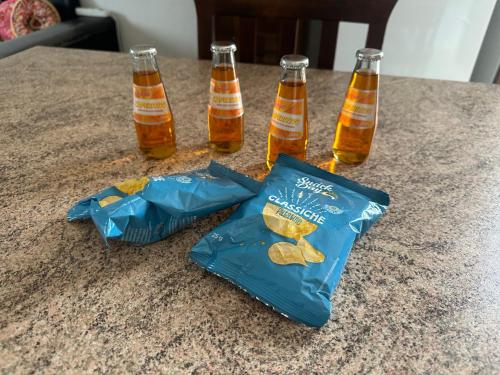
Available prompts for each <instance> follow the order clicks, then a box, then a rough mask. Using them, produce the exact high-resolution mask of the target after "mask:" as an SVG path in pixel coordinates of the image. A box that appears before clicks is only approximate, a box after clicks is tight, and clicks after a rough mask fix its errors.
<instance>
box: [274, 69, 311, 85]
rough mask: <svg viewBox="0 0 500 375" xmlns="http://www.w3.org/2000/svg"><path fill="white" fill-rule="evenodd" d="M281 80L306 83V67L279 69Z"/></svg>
mask: <svg viewBox="0 0 500 375" xmlns="http://www.w3.org/2000/svg"><path fill="white" fill-rule="evenodd" d="M280 81H281V82H303V83H306V68H302V69H286V68H283V69H282V70H281V78H280Z"/></svg>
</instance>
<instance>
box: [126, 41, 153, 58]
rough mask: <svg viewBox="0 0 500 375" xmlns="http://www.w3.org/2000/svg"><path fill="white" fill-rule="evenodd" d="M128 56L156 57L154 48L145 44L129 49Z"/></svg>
mask: <svg viewBox="0 0 500 375" xmlns="http://www.w3.org/2000/svg"><path fill="white" fill-rule="evenodd" d="M129 53H130V56H132V57H135V58H140V57H154V56H156V54H157V52H156V48H154V47H153V46H150V45H147V44H138V45H135V46H132V48H130V51H129Z"/></svg>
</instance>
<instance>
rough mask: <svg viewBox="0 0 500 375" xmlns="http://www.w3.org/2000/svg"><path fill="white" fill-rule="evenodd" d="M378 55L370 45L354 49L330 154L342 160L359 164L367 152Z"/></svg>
mask: <svg viewBox="0 0 500 375" xmlns="http://www.w3.org/2000/svg"><path fill="white" fill-rule="evenodd" d="M382 56H383V53H382V51H380V50H378V49H373V48H363V49H360V50H358V51H357V52H356V58H357V61H356V66H355V67H354V71H353V73H352V77H351V81H350V83H349V86H348V88H347V92H346V96H345V99H344V104H343V106H342V110H341V112H340V114H339V118H338V120H337V130H336V134H335V139H334V141H333V155H334V157H335V159H337V160H339V161H341V162H343V163H347V164H361V163H363V162H364V161H365V160H366V159H367V158H368V155H369V154H370V149H371V145H372V141H373V136H374V134H375V129H376V128H377V120H378V83H379V73H380V71H379V70H380V60H381V59H382Z"/></svg>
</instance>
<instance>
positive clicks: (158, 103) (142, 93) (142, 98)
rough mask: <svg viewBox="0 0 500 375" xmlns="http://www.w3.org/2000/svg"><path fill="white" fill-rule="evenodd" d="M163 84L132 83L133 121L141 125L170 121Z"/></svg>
mask: <svg viewBox="0 0 500 375" xmlns="http://www.w3.org/2000/svg"><path fill="white" fill-rule="evenodd" d="M171 117H172V115H171V113H170V108H169V106H168V102H167V97H166V95H165V89H164V88H163V84H162V83H159V84H157V85H154V86H139V85H135V84H134V121H135V122H136V123H138V124H143V125H160V124H164V123H165V122H168V121H170V119H171Z"/></svg>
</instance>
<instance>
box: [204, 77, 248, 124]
mask: <svg viewBox="0 0 500 375" xmlns="http://www.w3.org/2000/svg"><path fill="white" fill-rule="evenodd" d="M208 109H209V111H210V115H211V116H214V117H218V118H225V119H231V118H236V117H240V116H242V115H243V101H242V100H241V91H240V82H239V80H238V78H236V79H234V80H232V81H218V80H216V79H213V78H212V79H211V80H210V99H209V104H208Z"/></svg>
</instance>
